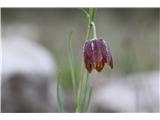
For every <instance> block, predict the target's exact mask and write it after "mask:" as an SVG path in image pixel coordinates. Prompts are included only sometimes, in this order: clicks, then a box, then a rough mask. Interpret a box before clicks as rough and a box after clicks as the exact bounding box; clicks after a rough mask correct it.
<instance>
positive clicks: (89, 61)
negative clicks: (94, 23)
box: [83, 38, 113, 73]
mask: <svg viewBox="0 0 160 120" xmlns="http://www.w3.org/2000/svg"><path fill="white" fill-rule="evenodd" d="M83 57H84V63H85V67H86V69H87V70H88V72H89V73H90V72H91V71H92V70H93V69H96V70H97V71H98V72H100V71H102V69H103V67H104V65H105V63H106V64H108V65H109V67H110V68H111V69H112V68H113V61H112V55H111V51H110V48H109V46H108V44H107V43H106V42H105V40H103V39H98V38H97V39H92V40H87V41H86V42H85V44H84V51H83Z"/></svg>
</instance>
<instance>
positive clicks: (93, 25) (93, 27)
mask: <svg viewBox="0 0 160 120" xmlns="http://www.w3.org/2000/svg"><path fill="white" fill-rule="evenodd" d="M91 25H92V30H93V38H97V34H96V26H95V23H94V22H93V21H92V22H91Z"/></svg>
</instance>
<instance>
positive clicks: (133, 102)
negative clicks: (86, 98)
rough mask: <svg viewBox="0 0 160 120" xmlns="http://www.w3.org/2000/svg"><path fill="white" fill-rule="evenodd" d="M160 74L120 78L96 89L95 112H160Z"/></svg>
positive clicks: (94, 98)
mask: <svg viewBox="0 0 160 120" xmlns="http://www.w3.org/2000/svg"><path fill="white" fill-rule="evenodd" d="M159 75H160V72H155V71H154V72H147V73H142V74H137V75H130V76H128V77H119V78H115V79H112V80H105V81H107V83H106V84H104V83H103V85H102V86H101V87H98V88H96V89H94V97H93V106H94V107H93V108H94V111H95V112H159V106H160V105H159V103H160V99H159V96H160V93H159V83H160V79H159Z"/></svg>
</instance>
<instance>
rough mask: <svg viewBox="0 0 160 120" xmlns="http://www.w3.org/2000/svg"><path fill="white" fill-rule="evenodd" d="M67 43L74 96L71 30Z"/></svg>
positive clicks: (74, 80)
mask: <svg viewBox="0 0 160 120" xmlns="http://www.w3.org/2000/svg"><path fill="white" fill-rule="evenodd" d="M68 43H69V51H68V52H69V63H70V70H71V79H72V85H73V92H74V96H75V98H76V93H77V90H76V88H77V87H76V79H75V70H74V68H75V67H74V53H73V49H72V32H71V33H70V34H69V38H68Z"/></svg>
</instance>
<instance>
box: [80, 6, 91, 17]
mask: <svg viewBox="0 0 160 120" xmlns="http://www.w3.org/2000/svg"><path fill="white" fill-rule="evenodd" d="M80 10H81V11H82V12H83V13H84V14H85V15H86V16H87V18H88V19H89V18H90V16H89V13H88V12H87V11H86V10H85V9H84V8H80Z"/></svg>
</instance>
